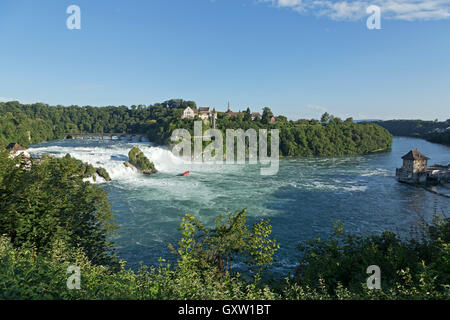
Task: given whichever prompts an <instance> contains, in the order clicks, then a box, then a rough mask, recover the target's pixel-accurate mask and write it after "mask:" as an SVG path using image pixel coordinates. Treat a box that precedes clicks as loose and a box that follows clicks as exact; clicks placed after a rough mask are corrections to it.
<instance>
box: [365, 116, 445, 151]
mask: <svg viewBox="0 0 450 320" xmlns="http://www.w3.org/2000/svg"><path fill="white" fill-rule="evenodd" d="M373 123H376V124H378V125H379V126H381V127H383V128H385V129H387V130H388V131H389V132H390V133H391V134H393V135H394V136H405V137H416V138H422V139H425V140H427V141H430V142H434V143H441V144H446V145H450V130H447V128H449V127H450V119H447V120H446V121H437V120H435V121H424V120H387V121H376V122H373Z"/></svg>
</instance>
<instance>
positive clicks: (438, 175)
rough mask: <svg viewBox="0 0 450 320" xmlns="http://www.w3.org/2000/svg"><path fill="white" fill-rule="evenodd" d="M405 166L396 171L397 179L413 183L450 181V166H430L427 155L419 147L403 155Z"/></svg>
mask: <svg viewBox="0 0 450 320" xmlns="http://www.w3.org/2000/svg"><path fill="white" fill-rule="evenodd" d="M402 159H403V166H402V167H401V168H398V169H397V170H396V172H395V175H396V177H397V180H398V181H400V182H406V183H412V184H418V183H419V184H439V183H448V181H449V177H450V166H449V165H447V166H444V165H434V166H431V167H428V160H430V158H428V157H427V156H425V155H423V154H422V153H420V152H419V151H418V150H417V149H416V150H411V151H409V152H408V153H407V154H405V155H404V156H403V157H402Z"/></svg>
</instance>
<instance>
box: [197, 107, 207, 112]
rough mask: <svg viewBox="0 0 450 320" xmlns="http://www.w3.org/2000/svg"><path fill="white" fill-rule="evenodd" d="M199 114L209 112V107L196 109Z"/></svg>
mask: <svg viewBox="0 0 450 320" xmlns="http://www.w3.org/2000/svg"><path fill="white" fill-rule="evenodd" d="M198 111H199V112H209V107H200V108H198Z"/></svg>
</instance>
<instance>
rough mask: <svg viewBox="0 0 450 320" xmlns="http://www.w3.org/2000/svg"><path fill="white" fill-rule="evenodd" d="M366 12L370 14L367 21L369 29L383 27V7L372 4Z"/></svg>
mask: <svg viewBox="0 0 450 320" xmlns="http://www.w3.org/2000/svg"><path fill="white" fill-rule="evenodd" d="M366 12H367V14H370V16H369V17H368V18H367V21H366V26H367V29H369V30H374V29H377V30H379V29H381V8H380V7H379V6H376V5H371V6H368V7H367V9H366Z"/></svg>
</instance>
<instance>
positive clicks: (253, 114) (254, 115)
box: [252, 112, 261, 118]
mask: <svg viewBox="0 0 450 320" xmlns="http://www.w3.org/2000/svg"><path fill="white" fill-rule="evenodd" d="M252 116H253V117H260V118H261V114H260V113H259V112H252Z"/></svg>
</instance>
